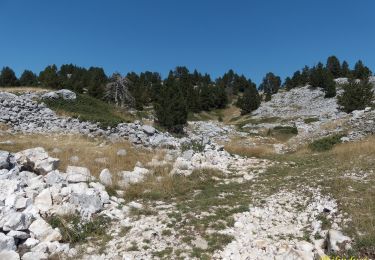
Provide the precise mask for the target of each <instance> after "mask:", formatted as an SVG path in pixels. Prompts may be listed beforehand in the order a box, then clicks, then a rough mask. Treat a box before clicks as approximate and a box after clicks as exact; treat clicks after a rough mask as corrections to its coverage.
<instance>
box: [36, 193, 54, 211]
mask: <svg viewBox="0 0 375 260" xmlns="http://www.w3.org/2000/svg"><path fill="white" fill-rule="evenodd" d="M34 206H35V207H36V208H37V209H38V210H39V211H40V212H43V213H44V212H48V211H49V210H50V209H51V207H52V196H51V192H50V189H49V188H47V189H44V190H42V192H41V193H39V194H38V196H36V197H35V200H34Z"/></svg>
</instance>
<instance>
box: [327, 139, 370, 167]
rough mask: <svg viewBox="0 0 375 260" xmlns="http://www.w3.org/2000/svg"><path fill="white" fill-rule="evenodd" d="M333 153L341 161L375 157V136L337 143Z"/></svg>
mask: <svg viewBox="0 0 375 260" xmlns="http://www.w3.org/2000/svg"><path fill="white" fill-rule="evenodd" d="M332 153H333V154H334V155H335V157H336V158H337V159H338V160H339V161H341V162H349V161H353V160H361V159H364V158H365V157H367V156H372V158H374V157H375V137H373V136H372V137H369V138H367V139H365V140H362V141H358V142H349V143H342V144H337V145H335V146H334V148H333V150H332Z"/></svg>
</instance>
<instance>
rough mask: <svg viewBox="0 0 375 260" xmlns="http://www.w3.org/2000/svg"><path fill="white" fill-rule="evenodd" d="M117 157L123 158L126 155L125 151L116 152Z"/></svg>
mask: <svg viewBox="0 0 375 260" xmlns="http://www.w3.org/2000/svg"><path fill="white" fill-rule="evenodd" d="M117 155H118V156H125V155H126V150H125V149H119V150H118V151H117Z"/></svg>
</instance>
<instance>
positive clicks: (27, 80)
mask: <svg viewBox="0 0 375 260" xmlns="http://www.w3.org/2000/svg"><path fill="white" fill-rule="evenodd" d="M19 82H20V85H21V86H37V85H38V77H37V76H36V75H35V73H33V72H32V71H30V70H25V71H24V72H23V73H22V75H21V77H20V80H19Z"/></svg>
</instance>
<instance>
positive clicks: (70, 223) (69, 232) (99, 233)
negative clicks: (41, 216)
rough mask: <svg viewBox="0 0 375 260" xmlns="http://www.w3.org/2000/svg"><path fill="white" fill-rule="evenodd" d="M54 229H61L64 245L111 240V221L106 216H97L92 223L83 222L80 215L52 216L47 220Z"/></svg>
mask: <svg viewBox="0 0 375 260" xmlns="http://www.w3.org/2000/svg"><path fill="white" fill-rule="evenodd" d="M47 221H48V223H49V224H50V225H51V226H52V227H53V228H59V230H60V232H61V235H62V240H61V242H64V243H71V244H73V245H74V244H77V243H87V239H89V238H92V237H94V238H95V239H96V240H97V239H100V238H101V239H105V240H108V239H109V235H108V232H107V228H108V227H109V224H110V222H109V220H108V219H107V218H106V217H104V216H95V217H93V218H92V219H91V220H90V221H87V222H85V221H83V220H82V219H81V217H80V216H78V215H70V216H63V217H61V216H50V217H49V218H48V219H47Z"/></svg>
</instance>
